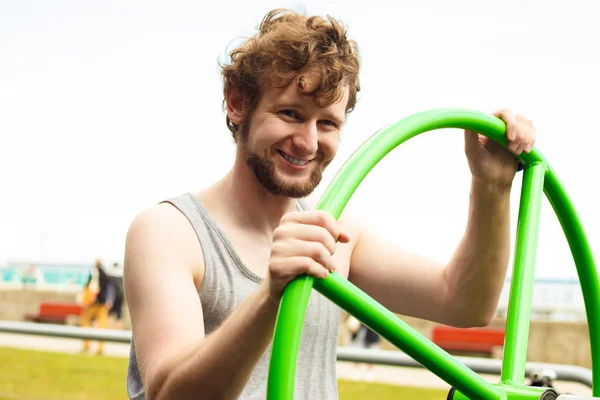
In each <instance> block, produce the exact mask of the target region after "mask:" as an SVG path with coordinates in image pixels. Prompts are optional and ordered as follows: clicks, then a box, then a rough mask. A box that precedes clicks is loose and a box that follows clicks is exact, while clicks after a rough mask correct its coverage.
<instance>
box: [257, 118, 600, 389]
mask: <svg viewBox="0 0 600 400" xmlns="http://www.w3.org/2000/svg"><path fill="white" fill-rule="evenodd" d="M442 128H460V129H468V130H472V131H475V132H479V133H481V134H483V135H485V136H487V137H488V138H491V139H493V140H495V141H496V142H499V143H501V144H502V145H503V146H504V147H506V146H507V142H506V138H505V131H506V125H505V124H504V122H503V121H502V120H500V119H498V118H496V117H493V116H491V115H488V114H484V113H481V112H477V111H471V110H464V109H440V110H433V111H426V112H422V113H418V114H414V115H412V116H410V117H408V118H405V119H402V120H400V121H398V122H396V123H395V124H392V125H391V126H389V127H387V128H385V129H382V130H380V131H378V132H377V133H375V134H374V135H373V136H371V138H369V139H368V140H367V141H366V142H365V143H364V144H363V145H362V146H361V147H359V148H358V150H357V151H356V152H355V153H354V154H353V155H352V156H351V157H350V158H349V159H348V161H347V162H346V163H345V164H344V165H343V166H342V168H341V169H340V171H339V172H338V173H337V175H336V176H335V178H334V179H333V181H332V182H331V184H330V185H329V187H328V188H327V190H326V191H325V193H324V194H323V196H322V198H321V200H320V201H319V203H318V205H317V209H319V210H324V211H327V212H329V213H330V214H331V215H333V216H334V218H336V219H338V218H339V217H340V214H341V213H342V210H343V209H344V207H345V206H346V204H347V203H348V201H349V200H350V197H351V196H352V194H353V193H354V191H355V190H356V188H357V187H358V185H359V184H360V182H362V180H363V179H364V178H365V176H366V175H367V174H368V173H369V171H371V169H372V168H373V167H374V166H375V165H376V164H377V163H378V162H379V161H380V160H381V159H382V158H383V157H384V156H385V155H386V154H387V153H389V152H390V151H391V150H393V149H394V148H395V147H396V146H398V145H399V144H401V143H403V142H405V141H407V140H408V139H410V138H412V137H414V136H417V135H418V134H420V133H423V132H427V131H431V130H435V129H442ZM518 158H519V159H520V161H521V162H522V163H523V165H524V171H523V184H522V188H521V201H520V208H519V216H518V224H517V233H516V243H515V257H514V265H513V273H512V282H511V287H510V300H509V305H508V315H507V320H506V336H505V345H504V356H503V361H502V373H501V379H500V382H499V383H497V384H491V383H489V382H487V381H486V380H484V379H483V378H481V377H480V376H479V375H477V374H476V373H475V372H473V371H472V370H470V369H469V368H467V367H466V366H464V365H463V364H462V363H460V362H459V361H457V360H456V359H455V358H454V357H452V356H451V355H449V354H448V353H446V352H445V351H444V350H442V349H441V348H439V347H438V346H436V345H435V344H433V343H432V342H431V341H429V340H428V339H427V338H425V337H424V336H422V335H421V334H420V333H418V332H417V331H416V330H414V329H413V328H411V327H410V326H409V325H407V324H406V323H405V322H403V321H402V320H401V319H400V318H398V317H397V316H396V315H395V314H393V313H392V312H390V311H389V310H387V309H386V308H385V307H383V306H382V305H381V304H379V303H378V302H377V301H375V300H373V299H372V298H371V297H369V296H368V295H367V294H365V293H364V292H363V291H361V290H360V289H358V288H357V287H356V286H354V285H353V284H351V283H350V282H349V281H347V280H345V279H344V278H342V277H341V276H340V275H339V274H337V273H335V272H332V273H329V275H328V276H327V277H326V278H323V279H315V278H312V277H308V276H302V277H298V278H296V279H295V280H294V281H292V282H291V283H290V284H289V285H288V286H287V287H286V289H285V290H284V293H283V297H282V300H281V304H280V308H279V314H278V316H277V322H276V325H275V333H274V337H273V346H272V353H271V362H270V365H269V377H268V389H267V398H268V399H269V400H291V399H293V398H294V380H295V374H296V360H297V358H298V349H299V345H300V335H301V331H302V324H303V321H304V316H305V314H306V307H307V303H308V298H309V296H310V293H311V290H312V289H313V288H314V289H316V290H317V291H319V292H320V293H321V294H323V295H324V296H326V297H327V298H328V299H330V300H331V301H333V302H334V303H335V304H337V305H338V306H340V307H341V308H342V309H344V310H346V311H348V312H349V313H350V314H352V315H354V316H355V317H356V318H358V319H359V320H360V321H362V322H363V323H365V324H366V325H367V326H369V327H370V328H371V329H372V330H374V331H375V332H377V333H378V334H379V335H381V336H382V337H384V338H385V339H387V340H388V341H390V342H391V343H393V344H394V345H396V346H397V347H398V348H400V349H401V350H402V351H404V352H405V353H406V354H408V355H409V356H411V357H412V358H414V359H415V360H416V361H417V362H419V363H420V364H422V365H423V366H424V367H425V368H427V369H428V370H430V371H431V372H433V373H434V374H435V375H437V376H439V377H440V378H441V379H443V380H444V381H446V382H447V383H448V384H450V385H451V386H452V389H451V390H450V393H449V394H448V398H449V399H456V400H459V399H471V400H474V399H482V400H488V399H489V400H492V399H494V400H505V399H506V400H512V399H515V400H516V399H519V400H525V399H544V400H551V399H556V398H557V393H556V392H555V391H554V390H552V389H549V388H540V387H530V386H526V385H525V384H524V378H525V362H526V355H527V339H528V334H529V323H530V314H531V301H532V292H533V278H534V268H535V258H536V251H537V242H538V230H539V222H540V214H541V204H542V192H544V193H545V194H546V197H547V198H548V200H549V202H550V204H551V205H552V207H553V208H554V211H555V213H556V215H557V217H558V219H559V221H560V223H561V225H562V228H563V230H564V233H565V235H566V238H567V241H568V243H569V246H570V248H571V253H572V255H573V258H574V260H575V265H576V267H577V273H578V275H579V281H580V282H581V288H582V291H583V298H584V301H585V308H586V313H587V320H588V326H589V334H590V345H591V355H592V383H593V388H592V391H593V395H594V396H600V358H599V357H600V354H599V352H600V318H599V317H600V283H599V280H598V272H597V270H596V266H595V262H594V259H593V255H592V251H591V248H590V245H589V242H588V240H587V238H586V236H585V233H584V230H583V227H582V224H581V221H580V220H579V217H578V215H577V213H576V211H575V208H574V206H573V204H572V203H571V200H570V199H569V197H568V196H567V193H566V191H565V189H564V187H563V185H562V183H561V182H560V181H559V179H558V177H557V175H556V173H555V172H554V170H553V169H552V167H551V166H550V164H549V163H548V162H547V161H546V160H545V159H544V157H543V156H542V154H541V153H540V152H539V151H538V150H537V149H533V150H532V151H531V152H529V153H528V154H525V153H522V154H521V155H520V156H519V157H518ZM562 398H563V396H560V397H559V399H562ZM564 398H565V399H566V398H567V397H566V396H564ZM570 398H573V397H570Z"/></svg>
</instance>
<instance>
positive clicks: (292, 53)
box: [222, 9, 360, 141]
mask: <svg viewBox="0 0 600 400" xmlns="http://www.w3.org/2000/svg"><path fill="white" fill-rule="evenodd" d="M327 20H328V21H326V20H325V19H323V18H321V17H318V16H312V17H307V16H305V15H301V14H298V13H296V12H295V11H292V10H285V9H275V10H273V11H270V12H269V13H268V14H267V15H266V16H265V17H264V18H263V20H262V22H261V24H260V26H259V27H258V31H259V32H258V33H257V34H256V35H255V36H253V37H251V38H249V39H248V40H246V41H245V42H244V43H242V44H241V45H239V46H238V47H237V48H235V49H234V50H233V51H232V52H231V54H230V57H231V62H230V63H229V64H226V65H223V66H222V76H223V93H224V95H225V96H227V93H228V92H229V91H230V90H232V89H233V90H235V91H236V92H238V93H239V95H240V96H241V97H242V98H243V112H244V116H245V117H248V116H250V115H251V114H252V111H254V109H255V108H256V106H257V105H258V103H259V101H260V99H261V95H262V91H263V88H265V87H266V85H267V84H268V85H270V86H272V87H276V88H281V87H287V86H288V85H289V84H290V83H292V82H295V83H296V85H297V87H298V91H299V92H300V93H302V94H304V95H308V96H312V97H313V99H314V101H315V103H316V104H317V105H319V106H320V107H327V106H329V105H331V104H333V103H335V102H337V101H339V100H340V99H341V98H342V96H343V94H344V89H345V87H346V86H348V88H349V90H350V95H349V99H348V104H347V106H346V113H349V112H351V111H352V110H353V109H354V106H355V105H356V95H357V92H358V91H360V84H359V79H358V72H359V68H360V62H359V56H358V46H357V45H356V42H354V41H353V40H348V39H347V38H346V29H345V28H344V27H343V26H342V25H341V23H340V22H338V21H337V20H335V19H333V18H332V17H330V16H327ZM223 103H224V106H225V101H224V102H223ZM226 121H227V127H228V128H229V130H230V131H231V132H232V135H233V138H234V140H236V141H237V136H238V131H239V126H238V125H237V124H234V123H233V122H232V121H231V120H230V119H229V116H227V117H226Z"/></svg>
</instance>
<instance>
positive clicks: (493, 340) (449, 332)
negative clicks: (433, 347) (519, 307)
mask: <svg viewBox="0 0 600 400" xmlns="http://www.w3.org/2000/svg"><path fill="white" fill-rule="evenodd" d="M431 340H432V342H433V343H435V344H437V345H438V346H440V347H441V348H442V349H444V350H446V351H464V352H474V353H475V352H476V353H492V351H493V349H494V348H496V347H498V346H500V347H501V346H504V329H490V328H454V327H451V326H445V325H438V326H435V327H434V328H433V332H432V334H431Z"/></svg>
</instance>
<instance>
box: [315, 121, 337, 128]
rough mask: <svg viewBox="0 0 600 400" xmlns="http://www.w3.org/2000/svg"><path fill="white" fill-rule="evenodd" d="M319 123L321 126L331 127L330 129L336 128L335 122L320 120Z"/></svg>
mask: <svg viewBox="0 0 600 400" xmlns="http://www.w3.org/2000/svg"><path fill="white" fill-rule="evenodd" d="M319 122H320V123H322V124H325V125H327V126H331V127H332V128H337V124H336V123H335V122H333V121H330V120H328V119H324V120H321V121H319Z"/></svg>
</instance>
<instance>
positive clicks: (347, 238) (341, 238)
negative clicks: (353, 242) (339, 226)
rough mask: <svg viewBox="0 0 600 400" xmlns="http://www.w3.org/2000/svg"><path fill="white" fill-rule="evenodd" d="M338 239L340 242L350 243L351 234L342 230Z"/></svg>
mask: <svg viewBox="0 0 600 400" xmlns="http://www.w3.org/2000/svg"><path fill="white" fill-rule="evenodd" d="M337 241H338V242H340V243H348V242H349V241H350V234H349V233H348V232H346V231H340V234H339V236H338V240H337Z"/></svg>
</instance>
